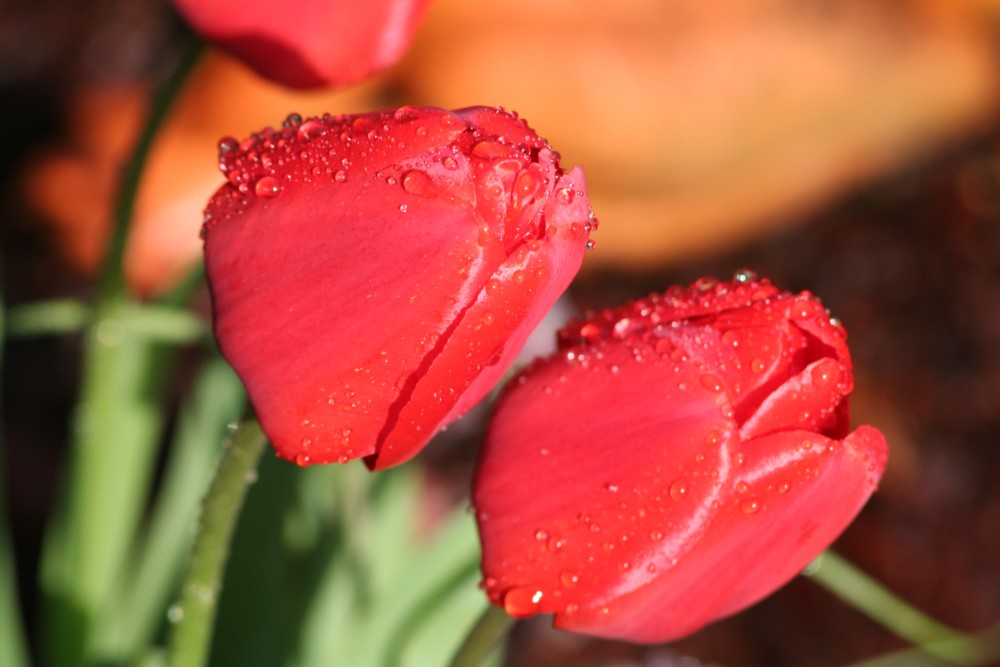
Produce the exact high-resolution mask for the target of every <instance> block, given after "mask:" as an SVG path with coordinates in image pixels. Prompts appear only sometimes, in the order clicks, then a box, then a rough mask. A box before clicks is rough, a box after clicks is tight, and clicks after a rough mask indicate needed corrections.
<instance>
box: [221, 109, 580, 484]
mask: <svg viewBox="0 0 1000 667" xmlns="http://www.w3.org/2000/svg"><path fill="white" fill-rule="evenodd" d="M470 118H474V119H479V118H487V119H489V130H488V131H486V130H483V129H481V128H480V127H479V126H478V125H476V124H474V123H473V122H472V121H470V120H469V119H470ZM524 138H528V139H529V140H528V141H523V140H522V139H524ZM484 144H485V145H487V146H488V147H490V151H488V152H486V151H483V149H482V148H481V146H482V145H484ZM494 146H497V147H499V148H501V149H502V151H499V152H494V150H493V147H494ZM220 147H221V151H222V152H221V158H220V159H221V162H222V165H221V166H222V169H223V172H224V173H225V174H226V175H227V178H228V180H229V183H228V184H227V185H226V186H224V187H223V188H222V189H221V190H220V191H219V192H218V193H217V194H216V196H215V197H214V198H213V201H212V202H211V203H210V205H209V208H208V210H207V211H206V224H205V230H204V231H205V257H206V267H207V272H208V279H209V284H210V286H211V290H212V296H213V307H214V314H215V320H214V321H215V332H216V337H217V339H218V341H219V345H220V348H221V349H222V352H223V354H224V355H225V356H226V359H227V360H228V361H229V362H230V363H231V364H232V365H233V367H234V368H235V369H236V371H237V373H238V374H239V375H240V377H241V379H242V380H243V381H244V383H245V384H246V386H247V389H248V391H249V393H250V397H251V400H252V402H253V404H254V406H255V408H256V410H257V413H258V416H259V418H260V420H261V424H262V426H263V428H264V431H265V433H267V435H268V437H269V438H270V439H271V441H272V443H273V444H274V446H275V449H276V450H277V452H278V454H279V455H280V456H282V457H284V458H286V459H290V460H294V461H297V462H298V463H300V464H303V465H304V464H308V463H328V462H333V461H340V462H343V461H347V460H350V459H353V458H358V457H367V460H368V463H369V465H370V466H372V467H374V468H384V467H388V466H390V465H394V464H396V463H400V462H402V461H404V460H406V459H408V458H410V457H411V456H413V455H414V454H415V453H416V452H417V451H419V449H420V447H422V446H423V444H424V443H425V442H426V441H427V440H429V439H430V437H431V436H433V434H434V433H435V432H436V431H437V430H438V429H439V428H440V427H441V426H442V425H444V424H445V423H447V422H448V421H451V420H452V419H455V418H457V417H458V416H460V415H461V413H462V412H464V411H465V410H466V409H468V408H469V407H471V406H472V405H473V404H474V403H475V402H476V401H478V400H479V399H480V398H482V396H483V395H485V394H486V393H487V392H488V391H489V390H490V389H491V388H492V386H493V384H494V383H495V382H496V380H498V379H499V377H500V376H501V375H502V374H503V372H504V371H505V370H506V369H507V368H508V367H509V365H510V363H511V362H512V361H513V357H514V355H516V353H517V351H518V350H519V349H520V347H521V345H522V344H523V342H524V339H525V338H526V337H527V335H528V334H529V333H530V331H531V330H532V329H533V328H534V326H535V325H536V324H537V322H538V321H539V320H540V319H541V318H542V316H544V314H545V312H546V311H547V309H548V308H549V307H550V306H551V304H552V303H553V302H554V301H555V300H556V299H557V298H558V296H559V294H561V292H562V291H563V290H564V289H565V287H566V286H567V285H568V284H569V281H570V280H571V279H572V277H573V275H575V273H576V271H577V270H578V269H579V266H580V263H581V261H582V259H583V253H584V250H585V248H586V244H587V238H588V234H589V231H590V230H591V229H592V228H593V225H594V221H593V219H592V214H591V212H590V207H589V203H588V200H587V197H586V194H585V191H584V189H583V188H584V183H583V176H582V173H580V172H579V171H574V172H572V173H571V174H565V175H564V174H563V173H562V170H561V168H560V166H559V164H558V162H557V161H556V159H555V156H554V154H553V153H552V152H551V151H550V150H549V149H548V148H547V147H546V146H545V143H544V141H542V140H541V139H539V138H538V137H537V136H536V135H534V133H533V132H531V130H530V128H528V127H527V125H526V124H525V123H524V122H523V121H521V120H519V119H517V118H516V116H514V115H512V114H508V113H506V112H502V111H499V110H496V109H474V110H464V111H459V112H454V113H452V112H445V111H442V110H437V109H414V108H404V109H400V110H397V111H395V112H382V113H378V114H367V115H362V116H351V117H340V118H332V117H330V118H325V119H309V120H304V121H303V120H302V119H299V118H296V117H293V118H291V119H290V120H289V121H288V122H286V126H285V127H283V128H282V130H280V131H275V130H266V131H265V132H264V133H262V134H261V135H259V136H257V137H256V138H251V139H250V140H248V141H246V142H243V143H242V144H237V142H235V141H233V140H228V139H227V140H223V142H222V143H221V144H220ZM484 153H485V154H484ZM523 173H530V174H532V176H531V180H532V183H533V184H534V185H535V189H534V190H532V191H531V192H530V193H529V194H530V195H531V198H530V200H529V199H528V198H527V197H525V196H522V197H520V198H518V191H517V189H516V187H517V183H518V181H519V179H520V180H521V181H523V180H524V178H523V176H522V174H523ZM484 183H487V184H488V185H487V186H484ZM566 188H572V192H573V196H572V197H567V196H565V195H564V194H560V193H562V192H563V190H564V189H566ZM522 190H523V188H522ZM522 195H523V192H522Z"/></svg>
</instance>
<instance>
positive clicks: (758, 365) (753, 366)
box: [750, 359, 765, 373]
mask: <svg viewBox="0 0 1000 667" xmlns="http://www.w3.org/2000/svg"><path fill="white" fill-rule="evenodd" d="M764 368H765V364H764V360H763V359H754V360H753V361H751V362H750V370H752V371H753V372H754V373H763V372H764Z"/></svg>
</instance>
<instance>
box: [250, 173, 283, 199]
mask: <svg viewBox="0 0 1000 667" xmlns="http://www.w3.org/2000/svg"><path fill="white" fill-rule="evenodd" d="M253 191H254V194H256V195H257V196H258V197H260V198H261V199H274V198H275V197H277V196H278V193H279V192H281V182H280V181H278V179H276V178H275V177H274V176H262V177H261V178H260V179H258V180H257V183H256V184H255V185H254V186H253Z"/></svg>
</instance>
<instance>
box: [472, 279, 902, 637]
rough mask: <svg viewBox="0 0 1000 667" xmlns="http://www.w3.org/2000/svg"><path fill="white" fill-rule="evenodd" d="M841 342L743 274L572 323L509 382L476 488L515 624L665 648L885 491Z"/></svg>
mask: <svg viewBox="0 0 1000 667" xmlns="http://www.w3.org/2000/svg"><path fill="white" fill-rule="evenodd" d="M852 387H853V378H852V367H851V360H850V355H849V353H848V350H847V345H846V333H845V331H844V329H843V328H842V327H841V326H840V324H839V323H837V322H836V321H833V320H831V318H830V316H829V315H828V313H827V312H826V310H825V309H824V308H823V306H822V305H820V303H819V302H818V301H817V300H816V299H815V298H813V297H812V296H811V295H809V294H808V293H803V294H800V295H797V296H795V295H792V294H789V293H786V292H781V291H779V290H778V289H777V288H775V287H774V286H773V285H772V284H771V283H769V282H768V281H766V280H758V279H757V278H756V277H755V276H754V275H752V274H751V273H749V272H741V273H739V274H737V277H736V279H735V280H734V281H733V282H731V283H720V282H717V281H715V280H712V279H703V280H701V281H699V282H697V283H695V284H694V285H692V286H691V287H689V288H686V289H681V288H673V289H671V290H668V291H667V292H666V294H663V295H654V296H651V297H649V298H647V299H642V300H639V301H636V302H633V303H630V304H628V305H626V306H623V307H621V308H617V309H611V310H606V311H603V312H600V313H596V314H593V315H591V316H589V317H588V318H586V319H584V320H581V321H577V322H573V323H571V324H570V325H568V326H567V327H566V328H564V329H563V330H562V331H561V332H560V334H559V349H558V351H557V353H556V354H555V355H554V356H552V357H549V358H547V359H543V360H539V361H537V362H535V363H534V364H533V365H532V366H530V367H529V368H528V369H526V370H525V371H524V372H523V373H522V374H521V375H520V376H518V377H517V378H516V379H514V380H512V381H511V382H510V383H509V384H508V386H507V388H506V389H505V391H504V392H503V394H502V395H501V398H500V399H499V401H498V403H497V405H496V409H495V412H494V414H493V416H492V419H491V422H490V425H489V429H488V433H487V437H486V441H485V444H484V448H483V451H482V454H481V459H480V462H479V466H478V469H477V473H476V479H475V485H474V504H475V507H476V511H477V520H478V524H479V531H480V536H481V540H482V546H483V573H484V576H485V579H484V588H485V590H486V593H487V595H488V596H489V598H490V600H491V601H492V602H494V603H495V604H498V605H503V607H504V608H505V609H506V610H507V612H508V613H509V614H511V615H513V616H517V617H524V616H531V615H534V614H537V613H554V614H555V625H556V626H557V627H559V628H563V629H566V630H572V631H576V632H581V633H585V634H590V635H595V636H600V637H610V638H620V639H626V640H629V641H634V642H648V643H654V642H662V641H667V640H671V639H675V638H677V637H681V636H683V635H687V634H690V633H692V632H694V631H696V630H698V629H699V628H701V627H702V626H704V625H705V624H707V623H710V622H711V621H713V620H716V619H719V618H722V617H724V616H728V615H730V614H733V613H735V612H737V611H739V610H741V609H743V608H745V607H747V606H749V605H751V604H753V603H755V602H756V601H758V600H760V599H761V598H763V597H765V596H766V595H769V594H770V593H771V592H773V591H774V590H775V589H777V588H778V587H779V586H781V585H783V584H784V583H785V582H786V581H788V580H789V579H790V578H791V577H793V576H794V575H795V574H796V573H797V572H799V571H800V570H801V569H802V568H803V567H805V566H806V565H807V564H808V563H809V562H810V561H811V560H812V559H813V558H815V556H816V555H817V554H819V553H820V551H822V550H823V549H824V548H825V547H826V546H828V545H829V544H830V543H831V542H832V541H833V540H834V539H835V538H836V537H837V535H839V534H840V533H841V531H843V530H844V529H845V528H846V527H847V525H848V524H849V523H850V522H851V520H852V519H853V518H854V516H855V515H856V514H857V513H858V511H860V509H861V507H862V506H863V505H864V503H865V502H866V501H867V499H868V497H869V496H870V495H871V493H872V492H873V491H874V490H875V488H876V485H877V484H878V481H879V478H880V477H881V475H882V471H883V469H884V467H885V462H886V444H885V440H884V439H883V437H882V435H881V433H879V432H878V431H877V430H875V429H874V428H871V427H868V426H862V427H860V428H858V429H857V430H855V431H850V428H849V423H848V409H847V402H848V395H849V394H850V392H851V389H852Z"/></svg>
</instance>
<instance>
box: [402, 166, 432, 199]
mask: <svg viewBox="0 0 1000 667" xmlns="http://www.w3.org/2000/svg"><path fill="white" fill-rule="evenodd" d="M430 187H431V177H430V176H428V175H427V172H424V171H420V170H419V169H411V170H410V171H408V172H406V173H405V174H403V190H404V191H406V192H408V193H410V194H411V195H423V194H426V193H427V191H428V190H429V189H430Z"/></svg>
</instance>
